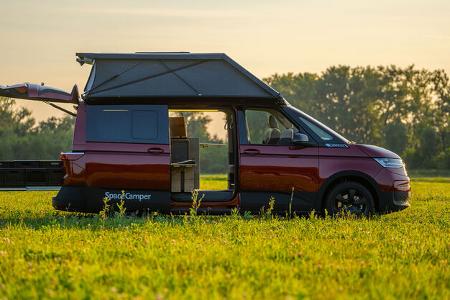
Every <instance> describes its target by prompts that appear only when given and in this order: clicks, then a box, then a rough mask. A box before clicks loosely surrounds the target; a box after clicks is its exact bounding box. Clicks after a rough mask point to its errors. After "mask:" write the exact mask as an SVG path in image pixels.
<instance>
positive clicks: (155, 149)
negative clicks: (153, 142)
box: [147, 148, 164, 154]
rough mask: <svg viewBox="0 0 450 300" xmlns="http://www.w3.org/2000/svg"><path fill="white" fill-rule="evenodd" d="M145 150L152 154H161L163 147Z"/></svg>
mask: <svg viewBox="0 0 450 300" xmlns="http://www.w3.org/2000/svg"><path fill="white" fill-rule="evenodd" d="M147 152H148V153H153V154H161V153H164V149H163V148H148V149H147Z"/></svg>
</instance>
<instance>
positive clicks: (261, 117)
mask: <svg viewBox="0 0 450 300" xmlns="http://www.w3.org/2000/svg"><path fill="white" fill-rule="evenodd" d="M245 119H246V126H247V143H248V144H251V145H288V144H290V143H291V141H292V137H293V135H294V134H295V133H297V132H299V130H298V129H297V128H296V127H295V126H294V124H292V123H291V122H290V121H289V120H288V119H287V118H286V117H285V116H284V115H283V114H281V113H280V112H278V111H275V110H270V109H248V110H246V111H245Z"/></svg>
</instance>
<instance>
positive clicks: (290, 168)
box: [239, 145, 319, 193]
mask: <svg viewBox="0 0 450 300" xmlns="http://www.w3.org/2000/svg"><path fill="white" fill-rule="evenodd" d="M252 150H257V151H259V153H258V154H246V153H245V151H252ZM239 153H240V174H239V183H240V187H241V189H242V190H245V191H270V192H284V193H290V192H291V189H292V188H294V189H295V190H296V191H304V192H315V191H317V189H318V185H319V182H318V175H319V173H318V171H319V163H318V148H316V147H314V148H310V147H309V148H295V147H290V146H268V145H241V146H240V147H239Z"/></svg>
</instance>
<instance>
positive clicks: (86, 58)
mask: <svg viewBox="0 0 450 300" xmlns="http://www.w3.org/2000/svg"><path fill="white" fill-rule="evenodd" d="M76 56H77V61H78V62H79V63H80V64H81V65H83V64H84V63H88V64H93V63H94V62H95V60H102V59H130V60H132V59H156V60H157V59H194V60H224V61H226V62H227V63H229V64H230V65H231V66H232V67H234V68H235V69H237V70H238V71H239V72H241V73H242V74H243V75H244V76H246V77H247V78H249V79H250V80H252V81H253V82H254V83H256V84H257V85H258V86H259V87H260V88H262V89H263V90H265V91H266V92H267V93H269V94H270V95H271V96H272V97H274V98H277V99H280V100H284V98H283V96H282V95H281V94H280V93H279V92H277V91H276V90H274V89H273V88H271V87H270V86H269V85H267V84H266V83H264V82H263V81H262V80H260V79H259V78H257V77H256V76H254V75H253V74H252V73H250V72H249V71H247V70H246V69H245V68H244V67H242V66H241V65H240V64H238V63H237V62H236V61H234V60H233V59H232V58H230V57H229V56H228V55H226V54H225V53H190V52H137V53H76Z"/></svg>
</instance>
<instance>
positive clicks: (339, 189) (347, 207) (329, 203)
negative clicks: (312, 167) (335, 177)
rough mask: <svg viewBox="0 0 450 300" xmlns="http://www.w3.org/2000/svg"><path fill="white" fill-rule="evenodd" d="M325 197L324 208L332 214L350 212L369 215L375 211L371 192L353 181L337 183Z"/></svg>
mask: <svg viewBox="0 0 450 300" xmlns="http://www.w3.org/2000/svg"><path fill="white" fill-rule="evenodd" d="M325 197H326V198H325V209H326V210H327V212H328V214H330V215H332V216H339V215H345V214H351V215H355V216H358V217H364V216H365V217H369V216H370V215H372V214H373V213H374V211H375V205H374V199H373V195H372V193H371V192H370V191H369V190H368V189H367V188H366V187H365V186H363V185H362V184H360V183H357V182H354V181H347V182H341V183H338V184H337V185H336V186H335V187H333V188H332V189H331V190H330V191H329V192H328V193H327V195H326V196H325Z"/></svg>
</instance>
